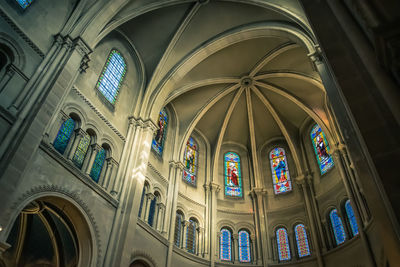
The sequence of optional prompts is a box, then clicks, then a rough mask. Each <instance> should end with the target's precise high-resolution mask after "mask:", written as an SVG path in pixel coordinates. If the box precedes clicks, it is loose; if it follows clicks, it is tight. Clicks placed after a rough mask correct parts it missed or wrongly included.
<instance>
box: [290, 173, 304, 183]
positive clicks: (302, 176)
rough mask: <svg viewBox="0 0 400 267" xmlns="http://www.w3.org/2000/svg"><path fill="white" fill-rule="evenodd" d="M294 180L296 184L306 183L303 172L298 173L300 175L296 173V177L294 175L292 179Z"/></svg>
mask: <svg viewBox="0 0 400 267" xmlns="http://www.w3.org/2000/svg"><path fill="white" fill-rule="evenodd" d="M293 180H294V181H295V182H296V184H298V185H305V184H306V182H307V181H306V176H305V175H304V174H300V175H298V176H297V177H295V178H294V179H293Z"/></svg>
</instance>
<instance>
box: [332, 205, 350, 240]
mask: <svg viewBox="0 0 400 267" xmlns="http://www.w3.org/2000/svg"><path fill="white" fill-rule="evenodd" d="M329 217H330V219H331V224H332V229H333V234H334V236H335V240H336V244H337V245H340V244H342V243H343V242H344V241H345V240H346V233H345V232H344V228H343V223H342V219H340V217H339V214H338V212H337V210H336V209H334V210H332V211H331V212H330V214H329Z"/></svg>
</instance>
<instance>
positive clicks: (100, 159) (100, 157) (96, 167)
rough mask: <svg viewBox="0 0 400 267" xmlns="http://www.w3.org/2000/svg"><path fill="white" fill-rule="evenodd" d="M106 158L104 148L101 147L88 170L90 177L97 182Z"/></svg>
mask: <svg viewBox="0 0 400 267" xmlns="http://www.w3.org/2000/svg"><path fill="white" fill-rule="evenodd" d="M105 160H106V150H105V149H104V148H101V149H100V150H99V151H98V152H97V154H96V158H95V159H94V162H93V166H92V170H91V171H90V177H92V178H93V180H94V181H95V182H96V183H97V182H98V181H99V178H100V173H101V170H102V169H103V165H104V161H105Z"/></svg>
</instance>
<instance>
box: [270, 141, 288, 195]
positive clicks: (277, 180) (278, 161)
mask: <svg viewBox="0 0 400 267" xmlns="http://www.w3.org/2000/svg"><path fill="white" fill-rule="evenodd" d="M269 160H270V163H271V171H272V182H273V184H274V192H275V194H280V193H285V192H289V191H291V190H292V182H291V181H290V175H289V169H288V165H287V161H286V155H285V150H284V149H283V148H280V147H277V148H274V149H272V151H271V152H270V153H269Z"/></svg>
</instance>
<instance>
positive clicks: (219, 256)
mask: <svg viewBox="0 0 400 267" xmlns="http://www.w3.org/2000/svg"><path fill="white" fill-rule="evenodd" d="M220 240H221V232H220V231H219V230H218V232H217V244H218V246H217V249H216V255H217V259H220V258H221V249H220V244H219V243H220V242H219V241H220Z"/></svg>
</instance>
